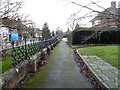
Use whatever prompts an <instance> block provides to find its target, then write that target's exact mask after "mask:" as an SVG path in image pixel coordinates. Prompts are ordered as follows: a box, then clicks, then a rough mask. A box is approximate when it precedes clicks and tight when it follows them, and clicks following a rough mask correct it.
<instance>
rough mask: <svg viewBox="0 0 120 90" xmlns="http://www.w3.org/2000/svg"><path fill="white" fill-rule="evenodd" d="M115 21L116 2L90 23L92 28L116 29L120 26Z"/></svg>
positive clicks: (116, 13) (116, 15) (116, 14)
mask: <svg viewBox="0 0 120 90" xmlns="http://www.w3.org/2000/svg"><path fill="white" fill-rule="evenodd" d="M119 7H120V2H119ZM117 19H118V8H116V2H115V1H112V2H111V7H109V8H107V9H105V10H104V11H103V12H101V13H99V14H98V15H97V16H96V17H95V18H93V19H92V20H91V21H90V22H92V27H116V26H118V25H120V23H119V22H118V20H117Z"/></svg>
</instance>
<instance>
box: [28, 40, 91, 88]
mask: <svg viewBox="0 0 120 90" xmlns="http://www.w3.org/2000/svg"><path fill="white" fill-rule="evenodd" d="M27 83H28V84H27V86H26V87H33V88H91V87H92V86H91V84H90V83H89V82H88V81H87V79H86V77H85V76H84V75H83V74H81V73H80V72H79V67H78V66H77V64H76V62H75V61H74V57H73V50H72V49H71V48H70V47H69V46H68V45H67V44H66V41H65V40H62V41H61V42H60V43H59V44H58V45H57V46H56V47H55V48H54V50H53V51H52V53H51V55H50V57H49V59H48V64H47V65H46V66H43V67H42V69H41V70H40V71H39V72H38V73H37V74H36V75H35V76H34V77H32V78H31V79H30V80H29V81H28V82H27Z"/></svg>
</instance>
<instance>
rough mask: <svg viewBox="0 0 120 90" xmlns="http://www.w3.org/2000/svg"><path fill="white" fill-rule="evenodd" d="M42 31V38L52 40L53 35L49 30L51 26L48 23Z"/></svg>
mask: <svg viewBox="0 0 120 90" xmlns="http://www.w3.org/2000/svg"><path fill="white" fill-rule="evenodd" d="M42 30H43V32H42V38H45V39H46V40H47V39H49V38H51V33H50V30H49V26H48V24H47V23H46V22H45V23H44V25H43V28H42Z"/></svg>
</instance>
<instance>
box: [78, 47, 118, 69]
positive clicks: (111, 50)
mask: <svg viewBox="0 0 120 90" xmlns="http://www.w3.org/2000/svg"><path fill="white" fill-rule="evenodd" d="M119 49H120V46H94V47H85V48H79V49H78V51H79V52H80V54H81V55H87V56H90V55H93V56H94V55H96V56H98V57H100V58H102V59H103V60H105V61H106V62H108V63H110V64H111V65H112V66H115V67H117V68H120V65H118V60H119V58H118V56H120V53H118V52H119ZM118 54H119V55H118Z"/></svg>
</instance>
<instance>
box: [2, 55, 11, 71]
mask: <svg viewBox="0 0 120 90" xmlns="http://www.w3.org/2000/svg"><path fill="white" fill-rule="evenodd" d="M11 62H12V58H11V57H6V58H4V60H2V61H0V67H1V69H0V73H4V72H5V71H7V70H9V69H10V68H12V64H11Z"/></svg>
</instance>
